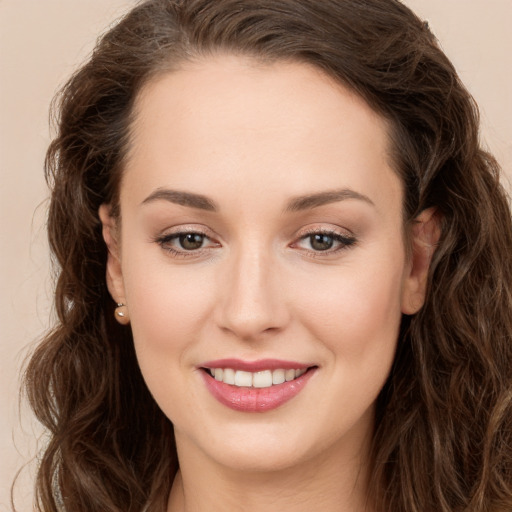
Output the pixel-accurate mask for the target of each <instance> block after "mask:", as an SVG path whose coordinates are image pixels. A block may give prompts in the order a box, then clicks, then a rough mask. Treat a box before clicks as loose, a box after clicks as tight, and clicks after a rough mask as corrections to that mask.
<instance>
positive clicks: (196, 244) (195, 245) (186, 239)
mask: <svg viewBox="0 0 512 512" xmlns="http://www.w3.org/2000/svg"><path fill="white" fill-rule="evenodd" d="M205 239H206V236H205V235H203V234H201V233H182V234H180V235H178V236H177V237H176V242H177V243H178V244H179V245H180V248H182V249H185V250H186V251H195V250H197V249H201V247H202V246H203V243H204V241H205Z"/></svg>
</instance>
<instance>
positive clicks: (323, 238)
mask: <svg viewBox="0 0 512 512" xmlns="http://www.w3.org/2000/svg"><path fill="white" fill-rule="evenodd" d="M309 243H310V244H311V248H312V249H313V250H315V251H328V250H329V249H332V247H333V245H334V238H333V237H332V236H330V235H327V234H325V233H315V234H314V235H310V236H309Z"/></svg>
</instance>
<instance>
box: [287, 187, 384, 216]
mask: <svg viewBox="0 0 512 512" xmlns="http://www.w3.org/2000/svg"><path fill="white" fill-rule="evenodd" d="M346 199H358V200H360V201H364V202H365V203H368V204H370V205H372V206H375V203H374V202H373V201H372V200H371V199H370V198H369V197H368V196H365V195H364V194H360V193H359V192H356V191H355V190H351V189H349V188H344V189H341V190H328V191H326V192H319V193H317V194H308V195H305V196H298V197H295V198H293V199H292V200H291V201H290V202H289V203H288V205H287V206H286V209H285V211H286V212H298V211H303V210H310V209H312V208H317V207H319V206H323V205H325V204H330V203H336V202H338V201H344V200H346Z"/></svg>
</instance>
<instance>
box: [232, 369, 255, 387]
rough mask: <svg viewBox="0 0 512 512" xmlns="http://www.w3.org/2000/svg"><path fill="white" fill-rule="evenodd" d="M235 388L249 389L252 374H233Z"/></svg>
mask: <svg viewBox="0 0 512 512" xmlns="http://www.w3.org/2000/svg"><path fill="white" fill-rule="evenodd" d="M235 386H240V387H242V386H243V387H251V386H252V373H251V372H244V371H242V370H238V371H237V372H235Z"/></svg>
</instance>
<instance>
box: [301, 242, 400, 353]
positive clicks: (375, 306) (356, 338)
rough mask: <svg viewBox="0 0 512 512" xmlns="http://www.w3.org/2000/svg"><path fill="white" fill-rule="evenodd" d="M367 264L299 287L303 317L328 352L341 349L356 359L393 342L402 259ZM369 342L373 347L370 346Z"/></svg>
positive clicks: (398, 301) (378, 260)
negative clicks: (361, 354)
mask: <svg viewBox="0 0 512 512" xmlns="http://www.w3.org/2000/svg"><path fill="white" fill-rule="evenodd" d="M375 260H376V261H375V262H374V263H373V264H371V263H370V262H368V260H367V259H366V260H365V261H366V264H364V265H363V264H361V265H348V266H347V267H346V268H344V269H336V270H335V271H334V272H331V273H330V274H329V276H326V277H325V278H323V279H322V280H321V283H322V284H321V286H319V285H318V284H315V283H314V282H311V283H309V286H305V289H307V290H308V292H309V293H306V294H302V305H301V309H302V311H303V315H302V316H303V318H305V319H309V320H308V322H309V327H310V329H312V330H315V331H317V332H318V338H319V339H323V340H325V341H326V342H327V344H328V345H329V346H330V347H331V349H332V350H333V351H337V350H339V347H340V346H342V347H343V348H344V350H346V351H347V352H348V353H354V355H355V354H360V353H362V352H364V351H365V350H367V349H368V348H371V347H372V346H373V345H374V344H375V343H378V344H379V345H381V344H382V342H388V343H389V342H392V343H393V344H394V343H395V342H396V337H397V334H398V327H399V324H400V319H401V301H400V298H401V291H402V282H403V271H404V265H403V259H402V258H401V256H400V252H397V253H395V257H394V261H393V258H389V259H387V260H386V258H383V257H379V258H375ZM373 342H374V343H373Z"/></svg>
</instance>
